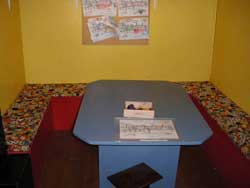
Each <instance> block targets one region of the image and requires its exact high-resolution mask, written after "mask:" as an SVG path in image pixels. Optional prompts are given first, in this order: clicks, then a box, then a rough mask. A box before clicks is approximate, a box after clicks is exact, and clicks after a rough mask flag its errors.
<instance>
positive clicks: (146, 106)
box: [123, 101, 155, 118]
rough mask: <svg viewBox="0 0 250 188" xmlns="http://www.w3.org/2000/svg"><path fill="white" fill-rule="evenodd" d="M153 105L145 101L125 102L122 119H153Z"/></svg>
mask: <svg viewBox="0 0 250 188" xmlns="http://www.w3.org/2000/svg"><path fill="white" fill-rule="evenodd" d="M154 115H155V112H154V110H153V103H152V102H146V101H125V109H124V110H123V116H124V117H134V118H154Z"/></svg>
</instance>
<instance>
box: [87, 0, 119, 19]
mask: <svg viewBox="0 0 250 188" xmlns="http://www.w3.org/2000/svg"><path fill="white" fill-rule="evenodd" d="M116 1H117V0H83V14H84V16H116V14H117V2H116Z"/></svg>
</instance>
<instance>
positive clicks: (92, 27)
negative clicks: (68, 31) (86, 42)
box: [88, 16, 117, 42]
mask: <svg viewBox="0 0 250 188" xmlns="http://www.w3.org/2000/svg"><path fill="white" fill-rule="evenodd" d="M116 27H117V26H116V25H115V21H114V20H113V18H112V17H109V16H100V17H95V18H89V19H88V28H89V32H90V37H91V40H92V41H93V42H98V41H103V40H106V39H109V38H114V37H115V36H116V31H115V30H116Z"/></svg>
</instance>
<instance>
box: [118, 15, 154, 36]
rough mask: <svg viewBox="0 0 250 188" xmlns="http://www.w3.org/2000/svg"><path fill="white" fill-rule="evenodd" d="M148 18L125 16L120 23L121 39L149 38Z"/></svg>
mask: <svg viewBox="0 0 250 188" xmlns="http://www.w3.org/2000/svg"><path fill="white" fill-rule="evenodd" d="M148 38H149V32H148V18H147V17H142V18H125V19H121V20H120V23H119V40H135V39H148Z"/></svg>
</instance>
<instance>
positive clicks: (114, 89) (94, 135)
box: [73, 80, 212, 145]
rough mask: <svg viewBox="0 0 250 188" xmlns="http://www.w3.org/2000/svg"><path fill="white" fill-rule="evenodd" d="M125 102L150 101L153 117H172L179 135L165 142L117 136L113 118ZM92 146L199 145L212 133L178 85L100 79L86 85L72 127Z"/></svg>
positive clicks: (117, 115)
mask: <svg viewBox="0 0 250 188" xmlns="http://www.w3.org/2000/svg"><path fill="white" fill-rule="evenodd" d="M125 101H151V102H153V108H154V110H155V117H156V118H173V119H175V126H176V130H177V132H178V135H179V137H180V139H179V140H168V141H131V140H120V139H119V126H118V125H117V124H115V118H116V117H122V116H123V108H124V103H125ZM73 133H74V135H75V136H77V137H78V138H80V139H81V140H83V141H85V142H87V143H89V144H93V145H199V144H201V143H203V142H204V141H205V140H206V139H208V138H209V137H210V136H211V135H212V131H211V130H210V128H209V127H208V125H207V123H206V121H205V120H204V119H203V117H202V116H201V115H200V113H199V111H198V110H197V109H196V107H195V106H194V104H193V103H192V101H191V99H190V98H189V96H188V95H187V93H186V91H185V90H184V89H183V88H182V87H181V85H179V84H176V83H171V82H166V81H127V80H126V81H125V80H100V81H96V82H92V83H90V84H88V85H87V89H86V94H85V95H84V99H83V102H82V104H81V107H80V110H79V113H78V117H77V120H76V123H75V127H74V130H73Z"/></svg>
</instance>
